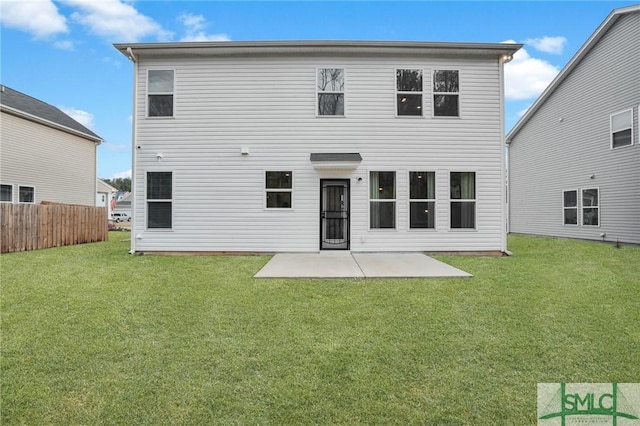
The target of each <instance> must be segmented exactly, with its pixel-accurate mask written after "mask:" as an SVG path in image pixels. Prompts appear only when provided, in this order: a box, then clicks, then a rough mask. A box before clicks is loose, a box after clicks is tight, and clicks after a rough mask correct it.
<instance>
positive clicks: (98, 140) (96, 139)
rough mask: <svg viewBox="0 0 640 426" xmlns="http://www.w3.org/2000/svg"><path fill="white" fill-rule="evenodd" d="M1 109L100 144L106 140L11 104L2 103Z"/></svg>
mask: <svg viewBox="0 0 640 426" xmlns="http://www.w3.org/2000/svg"><path fill="white" fill-rule="evenodd" d="M0 110H1V111H4V112H6V113H8V114H11V115H15V116H16V117H20V118H24V119H25V120H29V121H33V122H34V123H39V124H42V125H45V126H47V127H51V128H53V129H57V130H62V131H63V132H66V133H70V134H72V135H75V136H80V137H82V138H84V139H89V140H90V141H93V142H96V143H98V144H101V143H102V142H104V139H102V138H100V137H95V136H93V135H89V134H87V133H84V132H80V131H78V130H75V129H72V128H70V127H67V126H63V125H61V124H58V123H54V122H53V121H49V120H45V119H44V118H41V117H38V116H35V115H33V114H29V113H26V112H24V111H20V110H19V109H16V108H11V107H10V106H7V105H0Z"/></svg>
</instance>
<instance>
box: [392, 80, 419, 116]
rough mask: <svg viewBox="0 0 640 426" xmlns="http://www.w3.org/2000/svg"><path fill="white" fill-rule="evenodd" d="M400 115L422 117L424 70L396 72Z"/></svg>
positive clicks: (397, 104)
mask: <svg viewBox="0 0 640 426" xmlns="http://www.w3.org/2000/svg"><path fill="white" fill-rule="evenodd" d="M396 108H397V112H398V115H422V70H396Z"/></svg>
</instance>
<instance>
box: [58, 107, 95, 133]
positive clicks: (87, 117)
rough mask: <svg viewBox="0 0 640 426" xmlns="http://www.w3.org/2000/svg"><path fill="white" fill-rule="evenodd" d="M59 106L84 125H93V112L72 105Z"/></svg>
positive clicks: (89, 126)
mask: <svg viewBox="0 0 640 426" xmlns="http://www.w3.org/2000/svg"><path fill="white" fill-rule="evenodd" d="M58 108H59V109H60V110H61V111H62V112H64V113H65V114H67V115H68V116H69V117H71V118H73V119H74V120H76V121H77V122H78V123H80V124H82V125H83V126H84V127H87V128H89V129H91V128H92V127H93V114H91V113H88V112H86V111H82V110H80V109H76V108H71V107H64V106H61V107H58Z"/></svg>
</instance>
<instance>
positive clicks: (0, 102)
mask: <svg viewBox="0 0 640 426" xmlns="http://www.w3.org/2000/svg"><path fill="white" fill-rule="evenodd" d="M0 108H1V109H2V111H4V112H7V113H9V114H13V115H17V116H20V117H22V118H25V119H27V120H31V121H35V122H37V123H40V124H44V125H45V126H49V127H53V128H56V129H58V130H62V131H65V132H68V133H72V134H75V135H77V136H82V137H84V138H86V139H90V140H92V141H94V142H102V141H103V139H102V138H101V137H100V136H98V135H96V134H95V133H93V132H92V131H91V130H89V129H87V128H86V127H85V126H83V125H82V124H80V123H78V122H77V121H76V120H74V119H73V118H71V117H69V116H68V115H67V114H65V113H64V112H62V111H60V110H59V109H58V108H56V107H54V106H53V105H49V104H48V103H46V102H43V101H41V100H39V99H36V98H32V97H31V96H29V95H25V94H24V93H21V92H18V91H17V90H14V89H12V88H10V87H7V86H4V85H2V86H0Z"/></svg>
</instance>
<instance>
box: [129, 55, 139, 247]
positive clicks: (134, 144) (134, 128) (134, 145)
mask: <svg viewBox="0 0 640 426" xmlns="http://www.w3.org/2000/svg"><path fill="white" fill-rule="evenodd" d="M127 56H128V58H129V59H130V60H131V62H133V113H132V114H131V215H132V216H133V223H132V224H131V227H132V229H131V250H130V251H129V254H134V253H135V252H136V236H137V230H138V228H139V227H140V225H139V223H138V222H139V221H138V220H137V217H136V206H135V203H136V192H137V191H136V160H137V155H136V154H137V152H138V139H137V135H138V120H137V119H136V112H137V110H138V108H137V106H138V58H137V57H136V55H134V54H133V49H131V47H127Z"/></svg>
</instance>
